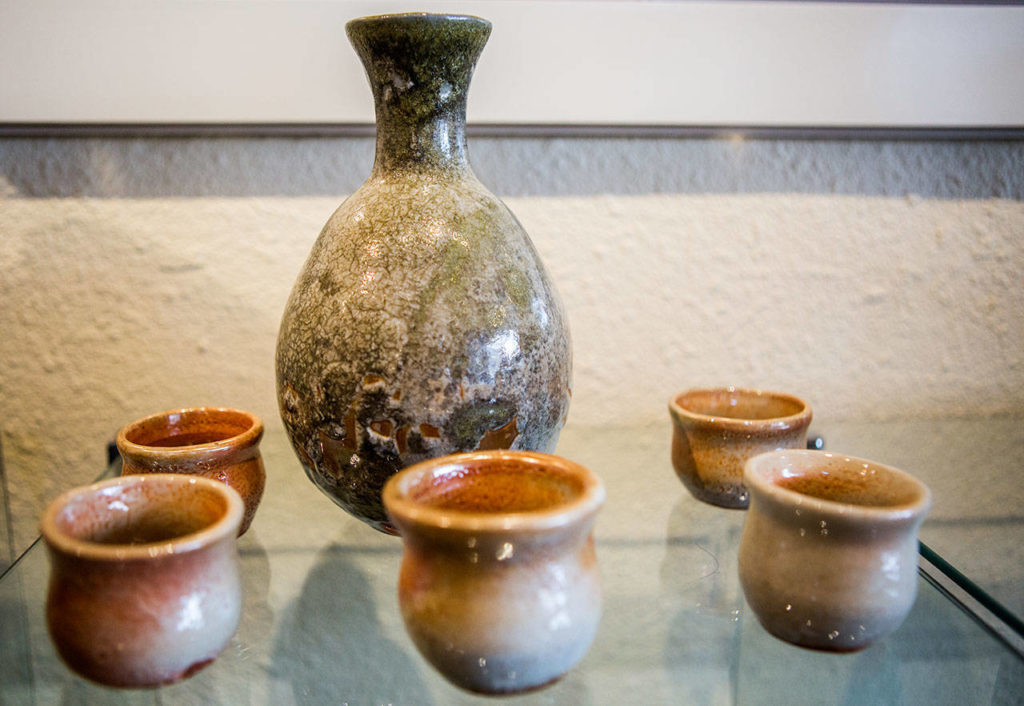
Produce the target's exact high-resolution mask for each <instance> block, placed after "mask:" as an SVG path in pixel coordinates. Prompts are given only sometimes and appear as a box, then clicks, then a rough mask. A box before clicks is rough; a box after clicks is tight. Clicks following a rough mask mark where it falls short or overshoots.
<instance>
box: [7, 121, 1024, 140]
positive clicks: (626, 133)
mask: <svg viewBox="0 0 1024 706" xmlns="http://www.w3.org/2000/svg"><path fill="white" fill-rule="evenodd" d="M467 132H468V134H469V135H470V136H477V137H521V138H691V139H694V138H696V139H701V138H706V139H723V138H724V139H729V138H732V139H757V140H774V139H782V140H1022V139H1024V125H1016V126H1013V125H1011V126H1002V127H959V126H957V127H942V126H938V127H898V126H897V127H861V126H826V127H819V126H775V125H526V124H499V123H486V124H479V123H477V124H470V125H469V127H468V128H467ZM373 135H374V126H373V125H372V124H370V123H0V137H7V138H29V137H33V138H86V137H105V138H167V137H175V138H219V137H223V138H232V137H247V138H252V137H283V138H303V137H373Z"/></svg>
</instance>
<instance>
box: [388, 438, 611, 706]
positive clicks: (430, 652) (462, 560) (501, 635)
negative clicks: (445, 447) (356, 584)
mask: <svg viewBox="0 0 1024 706" xmlns="http://www.w3.org/2000/svg"><path fill="white" fill-rule="evenodd" d="M603 502H604V486H603V485H602V483H601V481H600V480H599V479H598V478H597V477H596V476H594V474H593V473H591V472H590V471H589V470H587V469H586V468H584V467H583V466H580V465H579V464H576V463H573V462H571V461H567V460H565V459H562V458H559V457H556V456H549V455H546V454H539V453H531V452H524V451H483V452H476V453H468V454H458V455H454V456H450V457H447V458H441V459H435V460H432V461H426V462H423V463H421V464H419V465H416V466H413V467H411V468H408V469H406V470H405V471H402V472H401V473H399V474H398V475H396V476H394V477H393V478H392V479H391V480H390V481H389V482H388V484H387V485H386V486H385V488H384V504H385V506H386V507H387V511H388V513H389V514H390V516H391V518H392V520H393V521H394V523H395V526H396V527H398V529H399V532H400V534H401V536H402V541H403V543H404V548H405V553H404V555H403V557H402V566H401V571H400V575H399V587H398V592H399V604H400V606H401V610H402V617H403V618H404V619H405V625H406V628H407V629H408V632H409V635H410V636H411V637H412V640H413V642H414V643H415V644H416V647H417V648H418V649H419V650H420V652H421V653H422V654H423V656H424V657H426V658H427V660H428V661H429V662H430V663H431V664H433V665H434V667H436V668H437V669H438V670H439V671H440V672H441V674H443V675H444V676H445V677H447V678H448V679H449V680H450V681H452V682H453V683H455V684H457V685H458V686H460V687H463V688H465V689H468V690H470V691H475V692H481V693H489V694H500V693H515V692H521V691H526V690H530V689H535V688H538V687H541V686H544V685H545V684H548V683H550V682H552V681H554V680H556V679H558V678H559V677H560V676H561V675H562V674H564V673H565V672H566V671H568V670H569V669H570V668H572V667H573V666H574V665H575V664H576V663H577V662H579V661H580V660H581V659H582V658H583V656H584V654H586V652H587V650H588V649H589V647H590V644H591V642H592V641H593V639H594V635H595V632H596V631H597V625H598V622H599V620H600V614H601V587H600V575H599V571H598V567H597V559H596V556H595V553H594V540H593V536H592V528H593V524H594V518H595V515H596V513H597V510H598V508H599V507H600V506H601V504H602V503H603Z"/></svg>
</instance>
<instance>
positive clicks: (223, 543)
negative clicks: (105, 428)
mask: <svg viewBox="0 0 1024 706" xmlns="http://www.w3.org/2000/svg"><path fill="white" fill-rule="evenodd" d="M242 513H243V505H242V500H241V498H240V497H239V496H238V494H237V493H236V492H235V491H234V490H232V489H231V488H230V487H228V486H227V485H224V484H223V483H218V482H216V481H211V480H207V479H205V478H197V477H192V476H184V475H172V474H149V475H135V476H123V477H121V478H115V479H113V480H109V481H104V482H101V483H96V484H94V485H90V486H86V487H82V488H76V489H74V490H70V491H68V492H67V493H64V494H63V495H61V496H60V497H59V498H57V499H56V500H54V501H53V502H52V503H51V504H50V505H49V506H48V507H47V509H46V510H45V512H44V513H43V517H42V523H41V529H42V535H43V539H44V541H45V543H46V547H47V549H48V553H49V557H50V567H51V571H50V581H49V589H48V595H47V601H46V622H47V628H48V630H49V633H50V637H51V638H52V640H53V643H54V646H55V647H56V648H57V652H58V654H59V655H60V656H61V658H62V659H63V660H64V662H65V663H66V664H67V665H68V666H69V667H70V668H71V669H72V670H74V671H75V672H77V673H78V674H80V675H82V676H83V677H86V678H87V679H90V680H92V681H95V682H98V683H100V684H105V685H108V686H118V687H152V686H158V685H161V684H168V683H172V682H176V681H179V680H181V679H184V678H186V677H188V676H190V675H192V674H193V673H195V672H196V671H198V670H199V669H201V668H202V667H204V666H206V665H207V664H209V663H210V662H212V661H213V660H214V658H216V656H217V655H218V654H219V653H220V652H221V651H222V650H223V649H224V647H225V646H226V645H227V644H228V641H229V640H230V639H231V636H232V635H233V634H234V633H235V630H236V629H237V627H238V623H239V618H240V614H241V583H240V580H239V568H238V553H237V549H236V542H237V539H236V537H237V534H238V526H239V524H240V523H241V521H242Z"/></svg>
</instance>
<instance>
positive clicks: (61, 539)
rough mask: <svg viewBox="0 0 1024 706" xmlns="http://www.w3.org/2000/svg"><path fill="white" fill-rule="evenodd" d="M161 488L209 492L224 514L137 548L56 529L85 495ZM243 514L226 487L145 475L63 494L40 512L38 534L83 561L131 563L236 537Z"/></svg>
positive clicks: (192, 479) (177, 475)
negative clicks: (144, 486) (131, 488)
mask: <svg viewBox="0 0 1024 706" xmlns="http://www.w3.org/2000/svg"><path fill="white" fill-rule="evenodd" d="M144 483H145V484H150V485H157V484H164V485H172V486H178V487H181V486H193V487H200V488H203V489H205V490H207V491H209V492H212V493H214V494H216V495H218V496H220V497H221V498H223V499H224V501H225V502H226V508H225V510H224V513H223V514H222V515H221V516H220V517H219V518H217V519H216V520H214V521H213V522H212V523H210V524H209V525H207V526H206V527H203V528H202V529H200V530H197V531H195V532H190V533H188V534H183V535H181V536H180V537H174V538H172V539H165V540H160V541H157V542H146V543H140V544H105V543H101V542H92V541H89V540H86V539H79V538H77V537H73V536H71V535H70V534H68V533H66V532H64V531H62V530H61V529H59V527H58V525H57V518H58V516H59V514H60V513H61V512H62V511H63V510H64V508H65V507H67V505H68V503H70V502H72V501H73V500H76V499H78V498H81V497H83V496H87V495H95V494H97V493H101V492H104V491H106V490H107V489H109V488H118V487H124V486H135V485H141V484H144ZM244 512H245V505H244V503H243V502H242V496H240V495H239V494H238V492H237V491H236V490H235V489H234V488H232V487H230V486H229V485H227V484H225V483H221V482H219V481H215V480H211V479H209V478H202V477H199V476H193V475H183V474H180V473H147V474H139V475H127V476H119V477H117V478H111V479H109V480H105V481H99V482H97V483H91V484H89V485H84V486H79V487H77V488H72V489H71V490H68V491H65V492H64V493H62V494H61V495H59V496H58V497H57V498H56V499H54V500H53V501H52V502H51V503H50V504H49V505H48V506H47V507H46V509H45V510H44V511H43V516H42V519H41V521H40V530H41V533H42V536H43V539H44V540H45V541H46V543H47V544H49V545H50V546H51V547H52V548H54V549H55V550H57V551H60V552H61V553H64V554H68V555H72V556H75V557H78V558H82V559H92V560H107V561H131V560H138V559H156V558H159V557H162V556H170V555H175V554H185V553H188V552H193V551H196V550H198V549H201V548H203V547H206V546H209V545H211V544H215V543H217V542H219V541H220V540H222V539H225V538H227V537H235V536H236V535H237V534H238V528H239V526H240V525H241V522H242V517H243V515H244Z"/></svg>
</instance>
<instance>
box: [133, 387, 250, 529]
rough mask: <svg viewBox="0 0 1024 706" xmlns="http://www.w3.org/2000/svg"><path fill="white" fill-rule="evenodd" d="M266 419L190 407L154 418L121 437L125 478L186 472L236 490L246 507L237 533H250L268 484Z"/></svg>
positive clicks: (141, 421)
mask: <svg viewBox="0 0 1024 706" xmlns="http://www.w3.org/2000/svg"><path fill="white" fill-rule="evenodd" d="M262 438H263V421H262V420H261V419H260V418H259V417H257V416H256V415H254V414H252V413H251V412H246V411H243V410H240V409H228V408H225V407H190V408H188V409H172V410H169V411H167V412H160V413H158V414H153V415H150V416H148V417H145V418H143V419H138V420H136V421H134V422H131V423H130V424H126V425H125V426H124V427H122V428H121V429H120V431H118V433H117V450H118V451H119V452H120V453H121V460H122V461H123V466H122V469H121V475H129V474H134V473H187V474H190V475H197V476H202V477H204V478H210V479H213V480H218V481H220V482H221V483H226V484H227V485H229V486H231V487H232V488H234V490H235V491H236V492H237V493H238V494H239V495H240V496H242V501H243V502H244V503H245V515H244V517H243V518H242V524H241V527H240V528H239V530H238V535H239V536H241V535H243V534H244V533H245V531H246V530H248V529H249V525H250V524H251V523H252V520H253V517H255V515H256V509H257V508H258V507H259V504H260V500H261V499H262V498H263V490H264V487H265V486H266V482H267V473H266V469H265V468H264V466H263V457H262V455H261V454H260V446H259V444H260V440H261V439H262Z"/></svg>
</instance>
